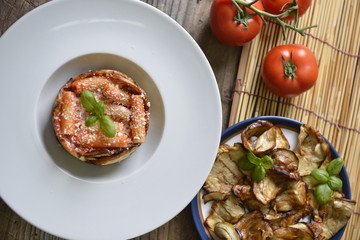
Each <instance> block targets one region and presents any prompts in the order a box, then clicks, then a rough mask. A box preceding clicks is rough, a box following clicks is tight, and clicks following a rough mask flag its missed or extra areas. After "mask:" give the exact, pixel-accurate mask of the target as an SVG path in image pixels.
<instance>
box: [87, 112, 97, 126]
mask: <svg viewBox="0 0 360 240" xmlns="http://www.w3.org/2000/svg"><path fill="white" fill-rule="evenodd" d="M98 120H99V117H98V116H97V115H96V114H94V113H93V114H91V115H89V116H88V117H87V118H86V120H85V126H87V127H91V126H93V125H95V124H96V123H97V121H98Z"/></svg>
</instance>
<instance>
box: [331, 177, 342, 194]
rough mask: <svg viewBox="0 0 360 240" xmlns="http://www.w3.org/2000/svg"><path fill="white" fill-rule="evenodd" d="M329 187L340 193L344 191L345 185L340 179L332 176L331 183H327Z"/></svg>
mask: <svg viewBox="0 0 360 240" xmlns="http://www.w3.org/2000/svg"><path fill="white" fill-rule="evenodd" d="M327 184H328V185H329V187H330V188H331V189H332V190H334V191H339V190H341V189H342V186H343V183H342V181H341V179H340V178H338V177H335V176H331V177H330V179H329V182H328V183H327Z"/></svg>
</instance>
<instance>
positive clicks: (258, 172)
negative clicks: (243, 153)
mask: <svg viewBox="0 0 360 240" xmlns="http://www.w3.org/2000/svg"><path fill="white" fill-rule="evenodd" d="M265 174H266V171H265V168H264V167H263V166H258V165H257V166H255V168H254V170H253V172H252V176H251V177H252V179H253V180H254V181H255V182H261V180H263V179H264V177H265Z"/></svg>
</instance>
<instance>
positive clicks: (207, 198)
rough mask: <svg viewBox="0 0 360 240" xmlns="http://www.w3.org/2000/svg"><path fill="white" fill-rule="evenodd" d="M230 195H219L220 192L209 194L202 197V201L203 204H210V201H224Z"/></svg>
mask: <svg viewBox="0 0 360 240" xmlns="http://www.w3.org/2000/svg"><path fill="white" fill-rule="evenodd" d="M229 195H230V193H229V192H228V193H221V192H210V193H206V194H204V195H203V197H202V198H203V201H204V203H207V202H210V201H224V200H225V199H226V198H227V197H228V196H229Z"/></svg>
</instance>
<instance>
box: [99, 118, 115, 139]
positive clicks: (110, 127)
mask: <svg viewBox="0 0 360 240" xmlns="http://www.w3.org/2000/svg"><path fill="white" fill-rule="evenodd" d="M99 120H100V129H101V131H102V132H103V133H104V135H105V136H107V137H108V138H113V137H115V135H116V128H115V124H114V122H113V120H111V118H110V117H109V116H106V115H103V116H101V118H100V119H99Z"/></svg>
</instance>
